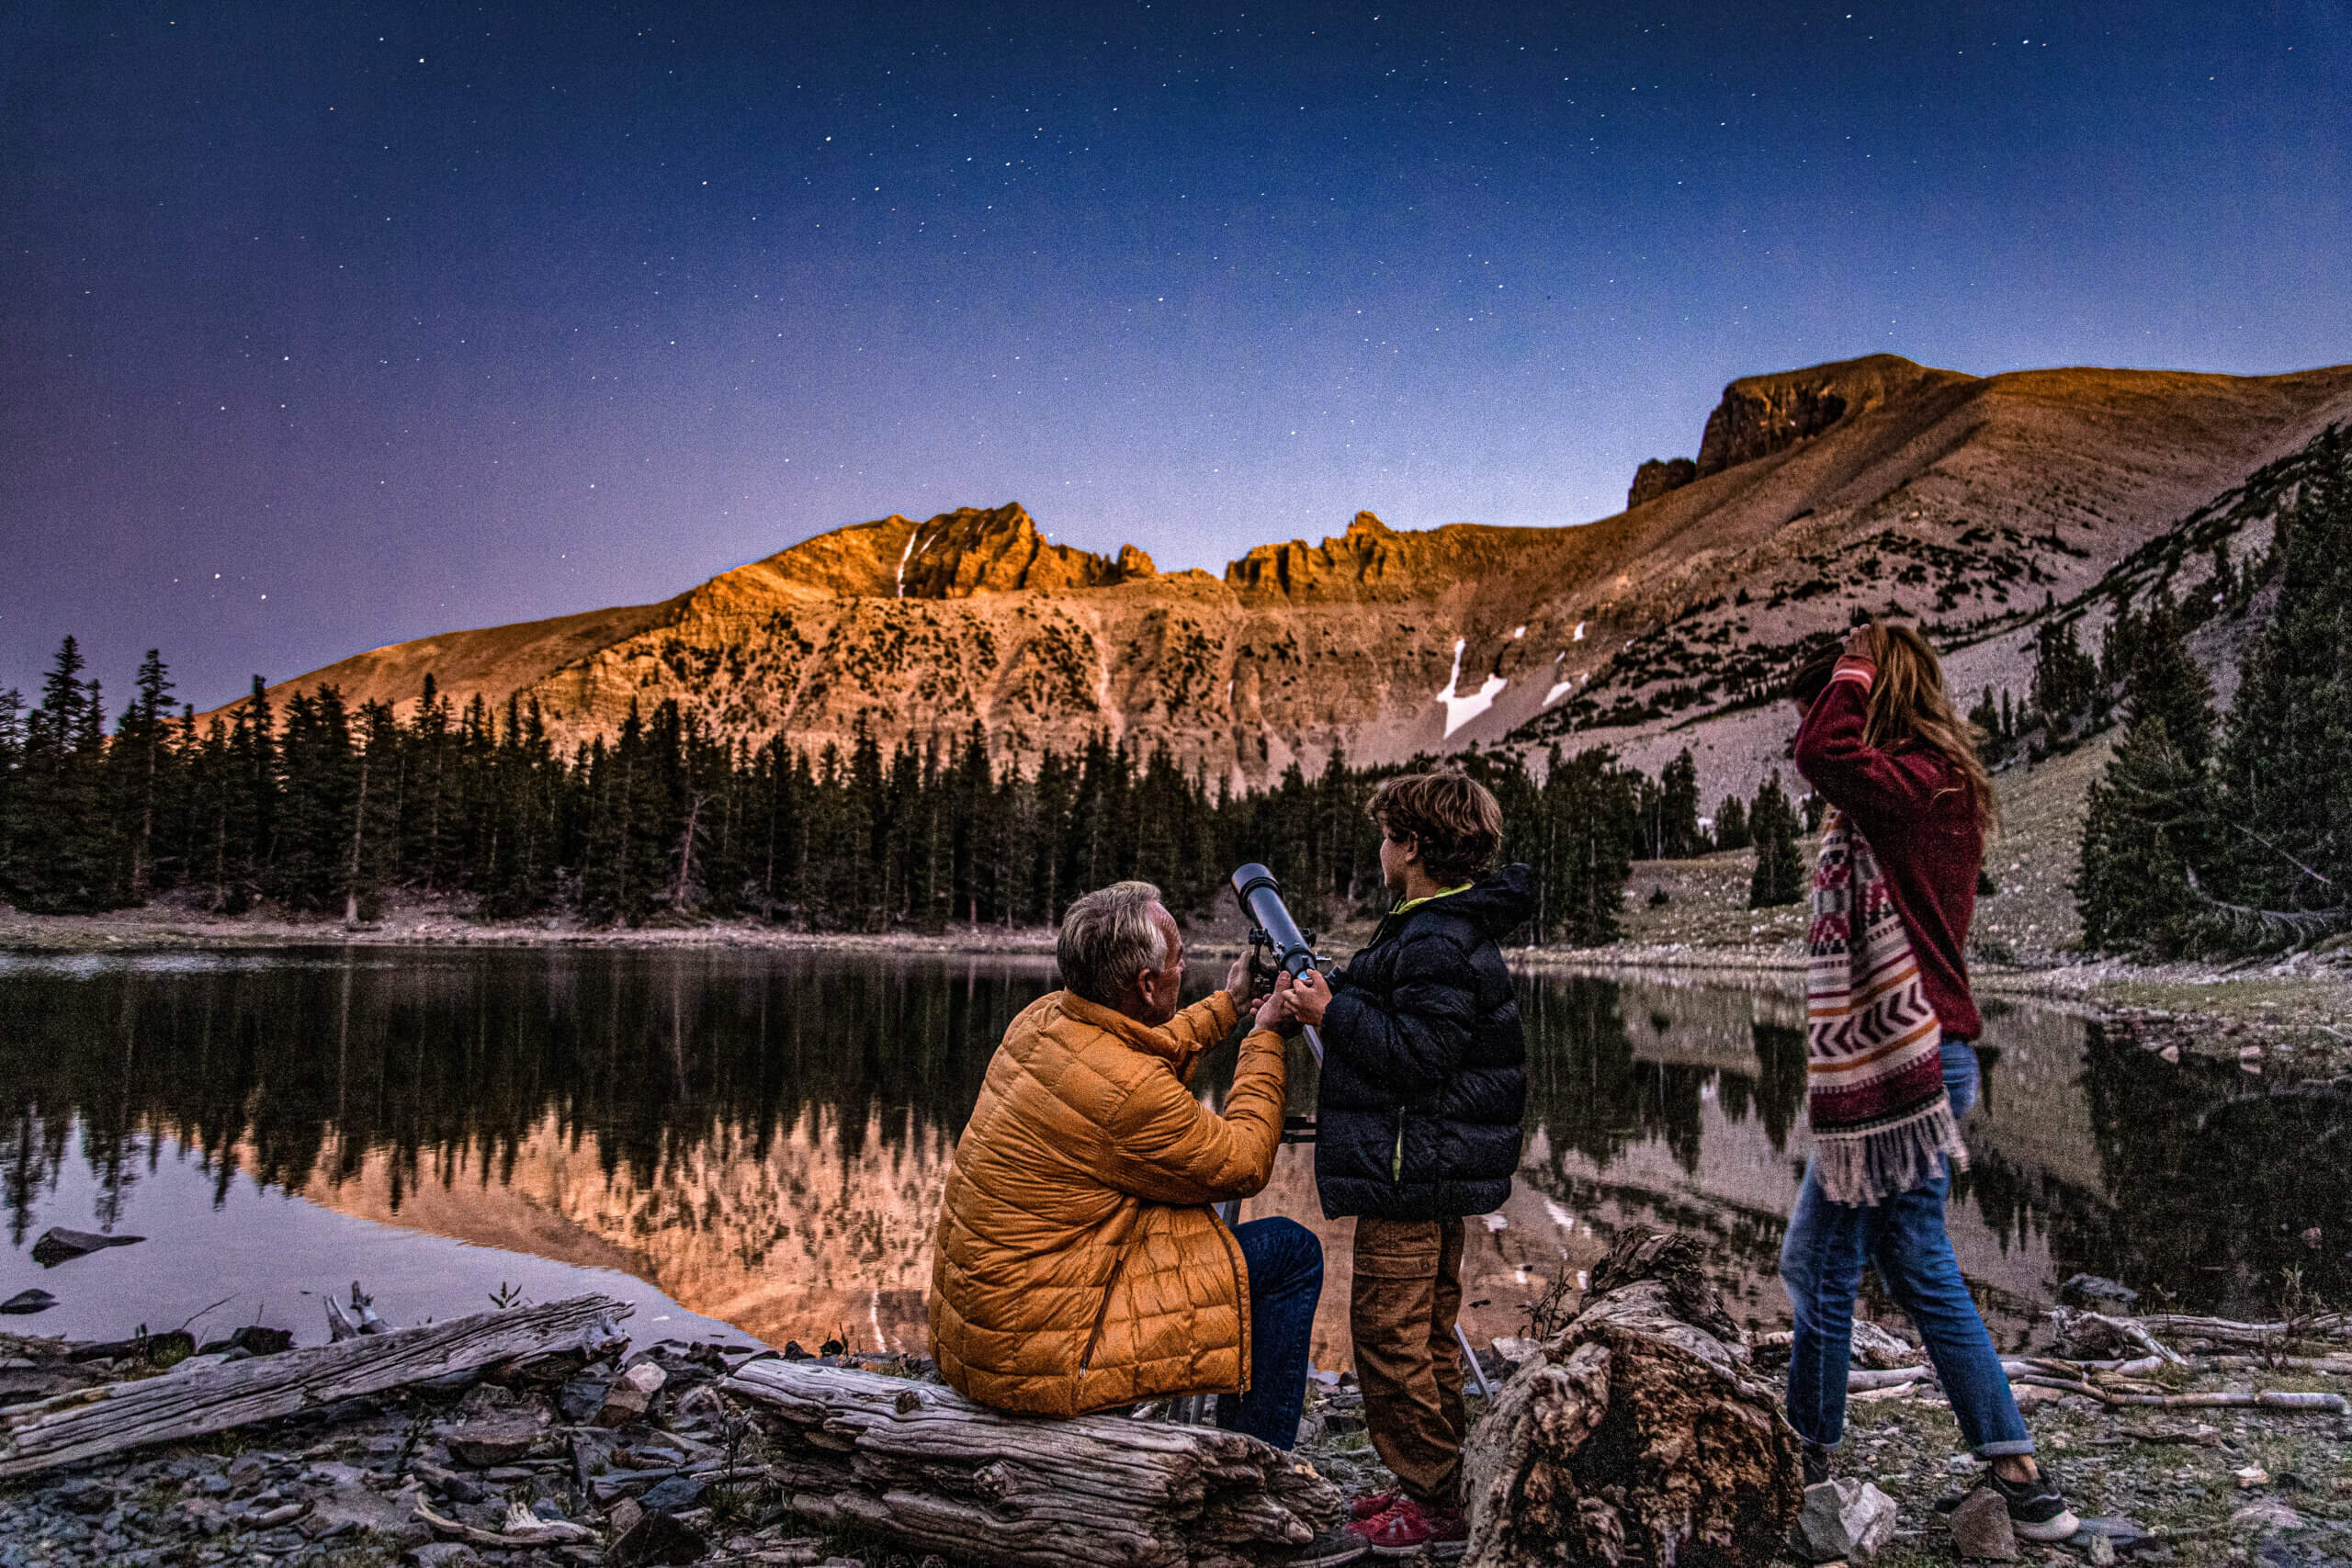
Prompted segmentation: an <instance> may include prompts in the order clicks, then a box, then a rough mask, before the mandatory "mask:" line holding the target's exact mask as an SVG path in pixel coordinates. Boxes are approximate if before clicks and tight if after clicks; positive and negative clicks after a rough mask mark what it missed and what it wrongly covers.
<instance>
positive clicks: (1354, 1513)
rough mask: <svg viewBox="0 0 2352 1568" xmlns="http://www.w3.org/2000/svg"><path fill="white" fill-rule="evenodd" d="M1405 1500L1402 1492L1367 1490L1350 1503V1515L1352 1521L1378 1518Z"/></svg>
mask: <svg viewBox="0 0 2352 1568" xmlns="http://www.w3.org/2000/svg"><path fill="white" fill-rule="evenodd" d="M1404 1500H1405V1495H1404V1494H1403V1493H1402V1492H1395V1491H1391V1492H1367V1493H1365V1494H1364V1495H1363V1496H1361V1497H1359V1498H1357V1499H1356V1500H1355V1501H1354V1502H1352V1503H1350V1504H1349V1505H1348V1517H1349V1519H1350V1520H1351V1521H1352V1520H1356V1519H1376V1518H1378V1517H1380V1516H1381V1515H1383V1514H1385V1513H1386V1512H1387V1511H1388V1510H1389V1509H1391V1508H1393V1507H1395V1506H1397V1504H1399V1503H1401V1502H1403V1501H1404Z"/></svg>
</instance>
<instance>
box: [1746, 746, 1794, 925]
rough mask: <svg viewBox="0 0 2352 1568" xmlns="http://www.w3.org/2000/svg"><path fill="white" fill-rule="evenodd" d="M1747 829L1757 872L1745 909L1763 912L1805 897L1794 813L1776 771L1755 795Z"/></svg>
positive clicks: (1749, 882) (1751, 882)
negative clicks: (1754, 846) (1761, 910)
mask: <svg viewBox="0 0 2352 1568" xmlns="http://www.w3.org/2000/svg"><path fill="white" fill-rule="evenodd" d="M1747 826H1748V831H1749V833H1750V834H1751V835H1753V836H1754V838H1755V840H1756V871H1755V873H1754V874H1753V875H1751V876H1750V877H1749V878H1748V883H1747V907H1748V908H1751V909H1765V908H1772V907H1774V906H1776V905H1781V904H1794V903H1797V902H1798V901H1800V900H1801V899H1802V898H1804V862H1803V861H1802V860H1801V859H1800V858H1799V857H1798V854H1797V818H1796V812H1795V811H1794V809H1793V808H1792V807H1790V805H1789V797H1788V796H1787V795H1785V794H1784V793H1782V791H1781V773H1780V770H1779V769H1777V768H1775V769H1774V770H1773V771H1772V776H1771V777H1770V778H1768V779H1766V780H1765V781H1764V784H1763V787H1762V788H1760V789H1758V791H1757V792H1756V804H1755V805H1754V806H1752V807H1749V808H1748V813H1747Z"/></svg>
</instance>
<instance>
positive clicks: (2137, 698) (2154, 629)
mask: <svg viewBox="0 0 2352 1568" xmlns="http://www.w3.org/2000/svg"><path fill="white" fill-rule="evenodd" d="M2182 631H2183V627H2182V626H2181V619H2180V617H2179V616H2178V615H2177V614H2176V613H2175V611H2174V608H2173V605H2172V603H2171V601H2170V599H2169V598H2163V599H2159V600H2158V601H2157V603H2156V604H2155V606H2154V609H2153V610H2151V612H2150V613H2149V615H2147V617H2146V618H2145V620H2144V621H2143V622H2141V623H2140V624H2139V625H2138V626H2136V627H2135V636H2134V639H2133V640H2134V644H2135V653H2134V661H2133V663H2132V666H2131V671H2129V673H2128V674H2127V675H2126V677H2125V682H2124V697H2123V714H2124V725H2125V728H2124V732H2123V738H2122V739H2121V740H2120V741H2119V742H2118V743H2117V745H2116V749H2115V755H2114V756H2113V757H2112V758H2110V759H2109V761H2108V765H2107V770H2106V772H2105V773H2104V774H2103V775H2102V776H2101V777H2100V779H2099V781H2098V783H2097V784H2093V785H2092V786H2091V791H2090V797H2089V804H2088V809H2087V812H2086V816H2085V818H2084V823H2083V847H2082V871H2081V873H2080V874H2079V876H2078V877H2077V879H2076V881H2075V907H2076V908H2078V909H2079V910H2080V911H2081V913H2082V919H2083V945H2084V946H2085V947H2086V948H2088V949H2090V950H2091V951H2093V952H2109V951H2117V950H2121V951H2129V952H2131V953H2137V954H2139V955H2141V956H2143V957H2155V958H2169V957H2175V956H2177V955H2179V954H2180V953H2184V952H2187V951H2188V950H2189V949H2190V948H2191V947H2192V946H2193V945H2194V944H2195V943H2196V942H2197V932H2198V929H2199V924H2200V919H2199V916H2200V910H2199V905H2198V902H2197V900H2196V899H2195V898H2194V897H2193V895H2192V893H2191V890H2190V886H2189V882H2188V876H2189V873H2190V871H2191V870H2192V869H2194V868H2195V867H2196V866H2198V865H2200V864H2201V865H2203V866H2205V867H2206V868H2208V871H2209V873H2210V870H2211V867H2212V865H2213V864H2214V863H2215V861H2216V859H2217V856H2216V853H2215V852H2216V850H2217V848H2218V847H2219V846H2218V845H2217V842H2216V839H2215V834H2216V831H2217V824H2216V821H2215V818H2214V815H2213V799H2212V780H2211V774H2210V773H2209V770H2208V766H2207V764H2208V762H2209V761H2210V760H2211V756H2212V750H2213V688H2212V685H2211V682H2208V681H2207V680H2206V678H2205V672H2204V671H2202V670H2200V669H2199V668H2198V666H2197V663H2196V661H2195V660H2192V659H2190V658H2189V656H2188V645H2187V644H2186V642H2184V641H2183V639H2182Z"/></svg>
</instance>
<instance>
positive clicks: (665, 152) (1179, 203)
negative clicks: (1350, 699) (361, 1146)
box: [0, 0, 2352, 705]
mask: <svg viewBox="0 0 2352 1568" xmlns="http://www.w3.org/2000/svg"><path fill="white" fill-rule="evenodd" d="M1570 9H1571V8H1569V7H1560V6H1480V5H1476V4H1461V3H1456V4H1447V5H1442V6H1393V5H1387V4H1370V5H1349V6H1340V5H1286V6H1224V5H1216V4H1197V3H1195V4H1184V5H1174V4H1154V5H1141V4H1134V3H1123V0H1114V3H1109V4H1088V5H1073V6H1035V5H1022V6H971V5H953V6H888V5H884V6H862V7H821V8H820V7H813V6H721V5H696V6H671V7H661V8H648V7H641V6H603V7H594V8H583V7H571V6H562V7H559V6H535V7H517V6H502V5H491V6H397V7H393V6H374V7H369V6H342V5H336V6H291V5H287V6H276V5H243V6H201V7H185V8H182V7H175V6H160V5H158V6H116V5H107V4H104V3H92V0H81V3H74V4H54V5H49V6H14V7H10V8H9V9H8V10H7V12H6V15H5V17H0V93H5V113H0V355H5V359H0V363H5V364H6V366H7V367H8V369H9V380H10V396H9V397H8V398H6V400H0V527H5V529H6V535H7V538H8V543H9V548H8V551H7V556H6V558H7V560H8V563H9V567H10V570H8V571H7V572H6V573H5V574H0V687H6V686H8V685H18V686H22V687H24V688H25V689H27V690H28V692H29V691H30V690H31V689H32V687H33V685H34V684H35V683H36V682H37V680H38V677H39V673H40V669H41V667H42V666H43V665H44V664H45V662H46V661H47V660H48V658H49V655H50V653H51V649H53V648H54V647H55V644H56V641H57V638H58V637H59V636H60V635H62V634H63V633H66V632H72V633H74V635H76V636H77V637H80V638H81V639H82V640H83V642H84V643H85V646H86V648H87V649H88V651H89V652H90V654H91V656H92V660H93V668H94V672H96V673H97V674H99V675H100V676H102V677H103V678H104V679H105V680H106V681H107V686H108V690H109V691H110V692H111V693H112V694H114V697H115V698H116V699H118V700H119V698H120V697H122V696H123V695H126V694H127V693H128V686H129V676H130V671H131V669H132V667H133V665H134V664H135V662H136V660H137V658H138V655H139V653H140V652H141V650H142V649H145V648H147V647H150V646H160V647H161V648H162V649H163V650H164V655H165V657H166V659H167V660H171V661H172V663H173V665H174V668H175V672H176V673H177V676H178V678H179V680H180V682H181V685H182V691H183V694H184V695H186V696H187V697H188V698H190V699H191V700H194V701H196V702H197V703H198V704H199V705H211V704H213V703H217V702H219V701H221V700H223V699H225V698H227V697H229V696H231V695H232V694H235V693H236V692H237V691H238V690H239V689H241V688H242V687H243V683H244V682H245V681H246V679H247V678H248V677H249V675H250V674H252V673H254V672H258V673H262V674H265V675H266V676H268V677H269V678H270V679H273V680H277V679H282V678H284V677H286V676H289V675H292V674H295V673H298V672H300V671H303V670H306V669H310V668H313V667H315V666H317V665H320V664H322V663H325V662H327V661H329V660H333V659H335V658H339V657H341V656H343V655H345V654H347V653H350V652H354V651H356V650H358V649H364V648H368V647H373V646H376V645H379V644H381V643H386V642H391V641H396V640H401V639H403V638H408V637H419V636H424V635H427V634H429V633H432V632H435V631H438V630H444V629H448V628H450V627H455V626H476V625H483V624H489V623H494V622H499V621H507V620H516V619H524V618H530V617H537V616H542V615H558V614H563V613H566V612H569V611H572V610H578V609H584V608H589V607H592V606H594V605H598V604H613V603H626V602H639V601H644V600H650V599H656V598H660V597H663V596H666V595H668V594H670V593H673V592H677V591H678V590H680V589H682V588H684V587H686V586H688V585H690V584H691V583H693V582H695V581H700V580H701V579H703V578H705V577H707V576H708V575H710V574H711V573H712V572H715V571H718V570H724V569H725V568H727V567H729V566H731V565H734V564H737V563H739V562H741V561H744V560H747V559H751V558H756V557H758V556H762V555H764V554H767V553H769V552H771V551H773V550H775V549H778V548H781V547H784V546H786V545H787V544H790V543H792V542H794V541H795V540H797V539H800V538H805V537H807V536H809V535H811V534H814V533H818V532H820V531H822V530H824V529H826V528H830V527H833V526H837V525H841V524H842V523H847V522H853V521H857V520H861V519H865V518H868V517H875V516H880V515H883V514H886V513H890V512H894V511H895V512H903V513H910V514H914V515H922V514H926V513H931V512H935V511H939V510H943V509H944V508H947V507H951V506H956V505H965V504H996V503H999V502H1005V501H1020V502H1023V503H1024V504H1026V505H1027V506H1028V507H1029V508H1030V510H1031V511H1032V512H1033V513H1035V515H1036V516H1037V518H1038V519H1039V522H1040V524H1041V525H1042V526H1044V527H1045V528H1046V529H1047V530H1048V531H1050V532H1052V533H1053V534H1054V535H1055V536H1056V537H1057V538H1058V539H1061V540H1064V541H1066V542H1073V543H1079V544H1083V545H1087V546H1090V547H1094V548H1097V549H1103V550H1106V551H1107V550H1110V549H1114V548H1115V547H1117V546H1118V545H1119V544H1120V543H1122V542H1124V541H1132V542H1134V543H1136V544H1139V545H1141V546H1143V547H1145V548H1147V549H1148V550H1149V551H1151V553H1152V554H1153V555H1154V556H1155V557H1156V558H1158V559H1159V562H1160V564H1161V565H1162V566H1163V567H1182V566H1204V567H1208V568H1210V569H1212V570H1216V569H1217V568H1219V567H1221V566H1222V564H1223V563H1224V562H1225V561H1226V560H1227V559H1228V558H1231V557H1233V556H1235V555H1238V553H1239V552H1240V551H1242V550H1243V549H1245V548H1247V547H1250V545H1253V544H1258V543H1261V542H1265V541H1268V540H1272V539H1280V538H1287V537H1292V536H1306V537H1310V538H1312V537H1319V536H1322V535H1324V534H1327V533H1335V532H1337V531H1339V530H1340V528H1341V527H1342V526H1344V525H1345V523H1346V521H1347V519H1348V518H1349V517H1350V516H1351V514H1352V513H1354V512H1355V511H1356V510H1357V509H1359V508H1365V507H1368V508H1370V509H1372V510H1374V511H1376V512H1378V513H1380V514H1381V515H1382V516H1383V517H1385V518H1386V519H1387V520H1388V521H1389V522H1390V523H1391V524H1393V525H1397V526H1400V527H1427V526H1432V525H1438V524H1442V523H1448V522H1458V521H1476V522H1487V523H1508V524H1568V523H1577V522H1583V521H1589V520H1590V519H1592V518H1594V517H1598V516H1601V515H1605V514H1607V513H1611V512H1613V511H1615V510H1617V509H1618V508H1619V507H1620V506H1622V505H1623V495H1624V489H1625V486H1626V484H1627V482H1628V480H1629V479H1630V478H1631V476H1632V472H1633V468H1634V465H1635V464H1636V463H1638V462H1639V461H1640V460H1641V459H1643V458H1645V457H1659V456H1672V455H1676V454H1686V455H1687V454H1691V453H1693V452H1695V451H1696V449H1697V445H1698V437H1699V431H1700V427H1701V425H1702V423H1703V421H1704V419H1705V416H1706V412H1707V411H1708V409H1709V408H1710V407H1712V406H1713V402H1714V400H1715V398H1716V396H1717V394H1718V392H1719V389H1720V388H1721V387H1722V385H1723V383H1724V382H1725V381H1726V380H1729V379H1731V378H1734V377H1736V376H1741V375H1747V374H1752V373H1756V372H1760V371H1768V370H1775V369H1784V368H1789V367H1795V366H1800V365H1806V364H1812V363H1815V362H1818V361H1821V360H1825V359H1834V358H1843V357H1848V356H1850V355H1860V354H1866V353H1871V352H1876V351H1880V350H1891V351H1893V352H1895V353H1900V354H1905V355H1910V356H1911V357H1913V358H1916V359H1919V360H1922V361H1924V362H1927V363H1931V364H1937V365H1943V366H1948V367H1952V368H1956V369H1962V370H1968V371H1973V372H1977V373H1990V372H1995V371H1999V370H2005V369H2016V368H2023V367H2040V366H2048V365H2064V364H2103V365H2120V366H2146V367H2178V368H2192V369H2200V370H2215V371H2226V372H2233V373H2266V372H2273V371H2280V370H2289V369H2298V368H2303V367H2311V366H2314V365H2323V364H2331V363H2336V362H2340V361H2343V360H2346V359H2347V358H2352V343H2348V342H2347V339H2352V309H2348V308H2347V307H2352V261H2347V257H2352V204H2348V203H2347V194H2352V164H2348V163H2347V160H2352V154H2347V152H2346V149H2345V139H2344V138H2343V136H2342V134H2341V132H2342V129H2343V124H2344V118H2343V117H2344V105H2345V104H2346V102H2347V101H2352V5H2347V4H2345V3H2341V0H2302V3H2298V4H2284V5H2270V6H2220V7H2214V6H2195V7H2191V6H2171V5H2133V6H2121V5H2096V4H2094V5H2079V4H2077V5H2067V6H2040V5H1939V6H1926V5H1918V6H1880V7H1875V8H1872V7H1867V6H1859V5H1852V6H1849V5H1846V4H1831V5H1826V6H1812V5H1804V4H1796V5H1785V6H1754V5H1752V4H1751V5H1745V6H1724V5H1699V4H1691V5H1668V6H1591V7H1581V8H1576V10H1577V14H1573V15H1569V14H1564V13H1566V12H1568V11H1570ZM845 11H854V12H855V13H856V15H855V16H854V17H849V16H844V15H842V13H843V12H845Z"/></svg>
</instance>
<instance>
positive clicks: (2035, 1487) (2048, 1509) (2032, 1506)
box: [1936, 1467, 2083, 1540]
mask: <svg viewBox="0 0 2352 1568" xmlns="http://www.w3.org/2000/svg"><path fill="white" fill-rule="evenodd" d="M2037 1468H2038V1467H2037ZM1978 1486H1983V1487H1986V1488H1989V1489H1990V1490H1991V1491H1992V1493H1993V1495H1995V1496H1996V1497H1998V1498H2000V1500H2001V1502H2002V1503H2003V1504H2004V1505H2005V1506H2007V1508H2008V1510H2009V1529H2011V1530H2013V1531H2015V1532H2016V1533H2017V1534H2018V1536H2019V1537H2020V1538H2021V1539H2023V1540H2065V1539H2066V1538H2067V1537H2069V1536H2071V1535H2073V1534H2074V1533H2075V1531H2076V1530H2079V1529H2082V1528H2083V1521H2082V1520H2080V1519H2078V1518H2076V1517H2075V1512H2074V1510H2073V1509H2071V1508H2069V1507H2067V1506H2066V1499H2065V1498H2064V1496H2063V1495H2061V1494H2060V1493H2059V1490H2058V1483H2056V1482H2054V1481H2052V1480H2051V1479H2050V1472H2048V1471H2047V1470H2042V1471H2041V1473H2040V1474H2038V1475H2036V1476H2035V1477H2034V1478H2033V1479H2032V1480H2031V1481H2009V1480H2006V1479H2004V1478H2003V1476H2002V1475H2001V1472H1999V1471H1997V1470H1994V1469H1991V1468H1989V1467H1988V1468H1987V1469H1985V1472H1983V1473H1982V1474H1980V1475H1978V1476H1977V1478H1976V1482H1975V1484H1974V1485H1972V1486H1970V1487H1969V1488H1968V1489H1967V1491H1962V1492H1956V1493H1953V1494H1952V1495H1951V1496H1949V1497H1939V1498H1937V1499H1936V1512H1938V1513H1939V1514H1946V1515H1949V1514H1951V1512H1952V1511H1953V1510H1954V1509H1956V1508H1958V1507H1959V1506H1960V1505H1961V1504H1962V1502H1964V1501H1965V1500H1966V1499H1967V1496H1968V1494H1969V1493H1970V1492H1973V1491H1975V1490H1976V1488H1977V1487H1978Z"/></svg>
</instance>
